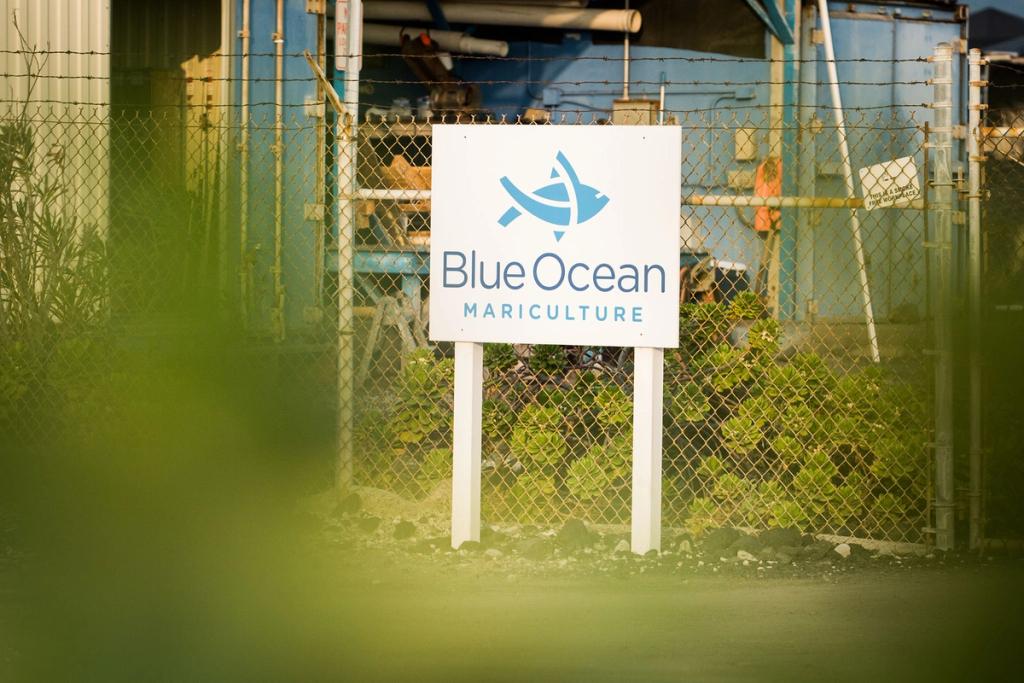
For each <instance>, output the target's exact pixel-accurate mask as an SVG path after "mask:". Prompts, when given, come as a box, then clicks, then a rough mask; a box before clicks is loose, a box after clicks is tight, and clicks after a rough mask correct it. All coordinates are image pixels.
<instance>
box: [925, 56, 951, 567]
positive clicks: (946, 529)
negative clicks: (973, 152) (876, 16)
mask: <svg viewBox="0 0 1024 683" xmlns="http://www.w3.org/2000/svg"><path fill="white" fill-rule="evenodd" d="M932 61H933V63H934V64H935V71H934V77H933V78H932V83H933V86H934V98H935V99H934V102H933V103H932V108H933V110H934V112H935V115H934V121H935V125H934V127H933V128H932V149H933V151H934V154H933V156H932V161H933V168H934V180H933V181H932V187H933V188H934V190H935V195H934V197H935V199H934V202H933V203H932V207H933V209H934V211H935V233H934V239H933V243H932V245H931V246H932V247H933V250H934V259H935V264H936V267H935V269H934V286H935V296H934V304H935V308H934V326H935V545H936V547H937V548H939V549H940V550H950V549H952V548H953V543H954V507H955V502H954V494H955V486H954V477H953V362H952V361H953V359H952V353H953V349H952V344H951V341H952V324H951V317H950V308H951V303H952V301H951V300H952V295H953V288H952V272H951V270H952V268H951V266H952V246H953V240H952V229H953V226H952V218H953V216H952V213H953V174H952V149H953V120H952V117H953V97H952V85H953V78H952V68H953V48H952V47H951V46H950V45H949V44H948V43H940V44H939V45H938V46H937V47H936V48H935V53H934V56H933V57H932Z"/></svg>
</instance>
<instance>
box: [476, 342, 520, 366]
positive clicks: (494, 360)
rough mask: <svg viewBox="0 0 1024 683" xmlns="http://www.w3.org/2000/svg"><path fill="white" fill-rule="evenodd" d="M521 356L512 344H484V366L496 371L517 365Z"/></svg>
mask: <svg viewBox="0 0 1024 683" xmlns="http://www.w3.org/2000/svg"><path fill="white" fill-rule="evenodd" d="M518 362H519V356H517V355H516V350H515V348H514V347H513V346H512V345H511V344H484V367H486V368H488V369H489V370H493V371H495V372H505V371H506V370H511V369H512V368H513V367H515V365H516V363H518Z"/></svg>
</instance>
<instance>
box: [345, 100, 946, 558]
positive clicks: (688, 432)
mask: <svg viewBox="0 0 1024 683" xmlns="http://www.w3.org/2000/svg"><path fill="white" fill-rule="evenodd" d="M667 115H668V117H669V122H670V124H672V125H679V126H681V127H682V129H683V158H684V162H683V164H684V167H683V173H682V175H683V185H684V186H683V188H681V210H680V223H679V226H680V233H681V243H682V245H683V250H682V253H681V254H680V271H681V274H682V283H683V284H682V288H681V291H680V306H681V313H682V315H681V323H680V340H681V341H680V348H679V349H678V350H672V351H670V352H668V353H667V354H666V371H665V379H666V389H665V397H666V398H665V423H664V429H665V432H664V447H665V452H664V459H663V467H664V480H663V490H664V513H665V523H666V524H667V525H670V526H677V527H678V526H683V527H687V528H689V529H690V530H692V531H695V532H699V531H702V530H703V529H705V528H707V527H709V526H720V525H726V524H731V525H740V526H754V527H765V526H780V525H781V526H790V525H796V526H800V527H803V528H805V529H808V530H815V531H828V532H833V533H844V534H850V535H863V536H872V537H879V538H889V539H894V540H915V541H916V540H921V538H922V530H923V529H924V527H925V526H926V519H927V513H928V503H927V494H928V482H929V449H928V447H927V443H928V438H929V433H930V427H929V421H928V420H929V417H928V416H929V411H928V409H927V405H928V400H929V394H928V375H927V370H928V368H929V363H928V362H927V361H926V359H925V356H924V354H923V349H922V345H921V343H920V340H921V338H922V335H925V334H927V327H926V325H925V321H926V318H927V311H926V306H927V276H926V265H925V250H924V242H925V241H926V234H925V230H926V223H927V222H926V220H925V217H924V212H923V211H922V209H921V206H920V204H918V205H917V206H915V207H911V208H901V209H878V210H875V211H871V212H868V211H864V210H858V212H857V213H858V215H859V218H860V221H859V224H860V227H859V230H860V234H859V235H857V234H855V233H854V232H853V231H852V230H851V215H852V214H851V209H850V208H849V206H848V205H847V203H846V202H845V197H846V194H845V190H844V189H843V185H842V177H841V173H842V170H841V163H842V159H841V157H840V155H839V148H838V145H837V144H836V139H837V137H836V136H837V130H836V128H835V125H834V124H832V123H830V122H829V121H830V120H829V115H828V114H827V113H825V112H822V111H813V112H810V113H809V114H808V115H807V116H806V117H804V120H805V122H804V125H800V124H798V123H789V124H787V123H784V122H783V121H782V120H781V117H780V116H778V112H776V111H773V110H772V109H771V108H769V107H763V108H753V110H750V109H746V110H741V111H729V110H722V111H715V112H667ZM610 119H611V117H610V116H602V115H600V114H595V113H593V112H571V113H564V112H562V113H557V114H550V115H546V116H539V117H538V116H533V117H487V116H483V115H478V116H468V115H463V116H459V117H450V118H449V119H447V120H445V122H450V123H460V124H464V125H606V124H612V121H611V120H610ZM612 125H614V124H612ZM847 130H848V134H849V141H850V149H851V155H852V156H853V164H854V168H860V167H863V166H869V165H871V164H874V163H877V162H880V161H884V160H888V159H905V161H903V162H902V163H904V164H906V165H907V166H908V168H907V172H908V174H911V173H912V172H911V170H910V168H909V166H910V164H911V163H916V166H917V167H918V168H920V167H922V166H923V165H924V164H925V160H924V147H923V136H924V133H923V127H922V125H920V124H919V122H918V121H917V119H916V118H915V115H914V113H913V112H901V113H899V114H896V115H894V114H892V113H890V112H885V113H880V112H856V111H855V112H851V113H850V114H849V119H848V124H847ZM430 144H431V136H430V127H429V125H426V124H424V123H423V122H418V121H416V120H415V119H408V120H402V119H391V120H389V119H388V118H387V117H382V118H381V119H379V120H370V121H366V122H364V123H363V124H362V125H361V126H360V139H359V146H358V148H359V155H360V156H359V159H360V161H359V179H358V180H359V187H360V188H363V190H362V196H364V197H373V198H372V199H364V200H361V201H360V208H359V209H358V210H357V213H358V215H359V221H360V222H359V223H358V227H359V230H358V231H357V243H356V250H357V258H358V255H362V256H363V257H364V259H369V260H373V261H374V262H375V263H376V262H377V261H381V262H382V261H383V260H385V259H387V258H394V257H395V255H396V254H401V256H402V258H408V257H410V255H412V261H411V263H410V269H409V271H408V273H413V272H416V273H422V272H423V270H422V269H423V268H425V264H426V257H427V244H428V243H429V209H430V204H429V198H428V195H427V194H426V193H424V192H422V190H425V189H427V188H429V179H430ZM808 147H810V148H811V149H810V150H808ZM800 155H804V158H807V159H809V160H811V163H813V168H814V169H815V171H814V172H813V174H812V173H811V172H808V174H807V175H806V176H804V177H797V174H796V173H795V168H794V167H795V166H796V159H797V158H798V156H800ZM911 160H913V162H912V161H911ZM787 174H788V175H787ZM784 186H785V187H786V190H787V191H786V196H790V197H799V198H800V200H799V201H795V202H792V203H793V204H795V205H796V206H787V205H784V208H775V207H772V206H768V205H764V204H770V203H771V202H770V201H768V202H765V201H761V204H763V205H762V206H758V205H757V204H758V200H759V199H761V200H763V199H766V198H770V197H773V196H774V197H777V196H783V194H784V193H783V187H784ZM735 197H739V198H741V199H740V201H732V198H735ZM742 198H752V201H749V202H746V203H747V204H748V205H747V206H744V205H743V204H744V201H743V199H742ZM715 202H721V203H723V204H727V205H725V206H713V205H711V204H714V203H715ZM728 204H738V205H728ZM800 207H806V208H800ZM858 239H859V240H860V241H861V242H862V243H863V249H864V252H865V256H866V259H865V261H866V266H867V268H868V277H867V279H868V283H869V287H870V291H869V292H867V290H865V289H863V287H862V285H861V279H860V274H859V272H858V268H857V266H856V263H857V260H856V258H855V246H856V240H858ZM370 269H372V267H371V268H370ZM359 270H360V268H358V267H357V271H359ZM408 273H404V274H398V273H394V274H382V273H376V272H365V273H359V272H357V275H356V290H357V308H356V311H357V314H358V315H357V320H358V321H359V322H358V323H357V329H356V335H355V340H356V353H357V356H358V361H357V364H356V365H357V372H356V378H355V381H356V392H357V395H358V396H359V397H360V399H359V401H358V402H357V406H356V417H355V421H356V434H357V436H356V443H357V445H356V449H355V452H356V454H357V455H356V456H355V457H356V461H355V466H356V478H357V480H358V481H362V482H365V483H370V484H372V485H375V486H385V487H389V488H397V489H399V490H402V491H403V492H405V493H407V494H410V495H427V494H429V493H430V492H431V491H433V490H434V489H435V488H436V487H438V486H441V487H445V486H448V484H447V479H448V478H449V477H450V476H451V441H450V439H451V427H452V425H451V408H452V405H451V403H452V397H451V385H452V364H451V360H450V359H449V358H448V351H449V350H448V349H446V348H445V347H444V345H441V346H440V347H438V348H434V349H423V350H419V351H417V350H416V347H417V346H418V345H421V342H418V341H417V340H419V339H422V337H423V336H424V335H425V332H426V330H425V313H424V311H425V310H426V309H427V308H428V307H429V294H428V293H427V292H426V290H425V289H422V288H421V286H420V283H419V282H414V283H412V284H411V285H410V283H409V282H408V281H407V279H406V278H407V277H408ZM866 293H868V294H869V296H870V299H871V303H872V305H873V316H874V319H875V325H876V326H877V329H878V332H877V334H878V338H879V344H880V353H881V357H882V361H881V362H880V363H874V362H872V356H871V347H870V344H869V338H868V333H867V326H866V324H865V319H864V303H865V294H866ZM388 322H391V323H392V326H393V327H394V328H397V330H398V331H397V333H393V334H392V337H391V341H385V340H384V338H383V336H382V331H383V330H384V329H385V327H386V325H387V323H388ZM361 329H366V330H367V332H365V333H363V332H362V331H361ZM631 355H632V354H631V350H629V349H617V348H607V347H559V346H543V345H540V346H533V347H527V346H523V345H517V344H504V345H502V344H491V345H487V346H486V347H485V360H484V363H485V388H484V417H483V421H484V428H483V429H484V436H483V459H484V461H483V472H484V488H483V515H484V517H485V519H487V520H490V521H518V522H534V523H555V522H558V521H560V520H564V519H565V518H567V517H580V518H584V519H587V520H590V521H592V522H604V523H619V524H621V523H626V522H628V520H629V507H630V482H631V478H630V477H631V474H630V472H631V450H632V441H631V423H632V385H631V375H632V371H631V363H632V358H631Z"/></svg>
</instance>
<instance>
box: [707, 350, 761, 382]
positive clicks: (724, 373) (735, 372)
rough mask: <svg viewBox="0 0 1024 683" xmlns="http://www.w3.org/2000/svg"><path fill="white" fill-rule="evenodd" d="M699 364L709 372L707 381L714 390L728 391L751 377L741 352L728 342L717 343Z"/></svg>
mask: <svg viewBox="0 0 1024 683" xmlns="http://www.w3.org/2000/svg"><path fill="white" fill-rule="evenodd" d="M700 366H701V367H702V368H703V369H704V371H705V372H709V373H710V374H711V377H710V380H709V382H710V384H711V386H712V387H713V388H714V390H715V391H720V392H721V391H728V390H729V389H732V388H734V387H736V386H737V385H739V384H740V383H742V382H746V381H747V380H749V379H750V377H751V374H750V366H749V365H747V362H746V358H745V357H744V355H743V352H742V351H740V350H739V349H735V348H733V347H731V346H729V345H728V344H719V345H718V347H717V348H716V349H715V350H714V351H712V352H711V353H709V354H708V355H707V356H706V357H704V359H703V360H702V362H701V363H700Z"/></svg>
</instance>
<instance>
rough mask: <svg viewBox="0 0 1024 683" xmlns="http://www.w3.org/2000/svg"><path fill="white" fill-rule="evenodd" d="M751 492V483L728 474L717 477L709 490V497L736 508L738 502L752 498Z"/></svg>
mask: <svg viewBox="0 0 1024 683" xmlns="http://www.w3.org/2000/svg"><path fill="white" fill-rule="evenodd" d="M753 491H754V484H753V482H751V481H750V480H748V479H744V478H743V477H740V476H738V475H735V474H732V473H731V472H729V473H726V474H723V475H721V476H720V477H718V481H716V482H715V486H714V488H712V489H711V497H712V498H714V499H716V500H718V501H720V502H723V503H726V504H730V505H731V506H736V505H737V504H738V503H739V502H740V501H743V500H746V499H747V498H750V497H752V495H753Z"/></svg>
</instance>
